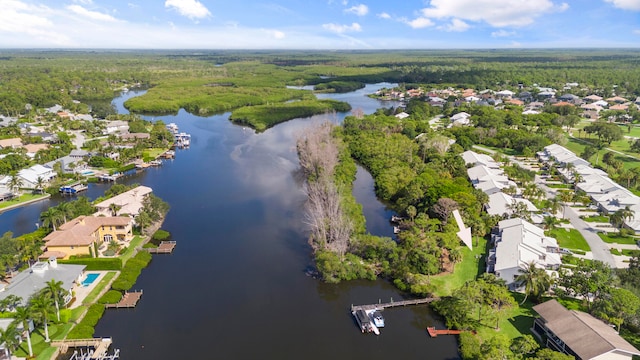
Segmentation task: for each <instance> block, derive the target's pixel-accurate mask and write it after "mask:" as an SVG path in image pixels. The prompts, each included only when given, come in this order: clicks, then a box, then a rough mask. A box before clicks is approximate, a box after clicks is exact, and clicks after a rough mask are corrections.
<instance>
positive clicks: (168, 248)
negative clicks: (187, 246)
mask: <svg viewBox="0 0 640 360" xmlns="http://www.w3.org/2000/svg"><path fill="white" fill-rule="evenodd" d="M175 247H176V242H175V241H163V242H161V243H160V245H158V247H157V248H144V249H145V250H147V251H148V252H149V253H150V254H171V253H172V252H173V249H175Z"/></svg>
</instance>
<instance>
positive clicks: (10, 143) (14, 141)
mask: <svg viewBox="0 0 640 360" xmlns="http://www.w3.org/2000/svg"><path fill="white" fill-rule="evenodd" d="M21 147H22V139H20V138H11V139H2V140H0V149H6V148H11V149H17V148H21Z"/></svg>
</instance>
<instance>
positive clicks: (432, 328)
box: [427, 326, 462, 338]
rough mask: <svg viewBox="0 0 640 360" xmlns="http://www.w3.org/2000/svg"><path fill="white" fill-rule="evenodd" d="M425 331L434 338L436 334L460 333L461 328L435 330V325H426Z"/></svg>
mask: <svg viewBox="0 0 640 360" xmlns="http://www.w3.org/2000/svg"><path fill="white" fill-rule="evenodd" d="M427 332H428V333H429V336H431V337H432V338H434V337H438V335H460V333H462V330H451V329H443V330H436V328H435V326H428V327H427Z"/></svg>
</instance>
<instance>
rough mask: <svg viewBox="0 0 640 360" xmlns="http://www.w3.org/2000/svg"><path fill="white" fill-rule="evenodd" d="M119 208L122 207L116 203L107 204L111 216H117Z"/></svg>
mask: <svg viewBox="0 0 640 360" xmlns="http://www.w3.org/2000/svg"><path fill="white" fill-rule="evenodd" d="M120 209H122V206H120V205H118V204H116V203H111V204H109V210H110V211H111V216H117V215H118V211H120Z"/></svg>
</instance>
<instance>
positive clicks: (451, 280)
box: [431, 237, 487, 296]
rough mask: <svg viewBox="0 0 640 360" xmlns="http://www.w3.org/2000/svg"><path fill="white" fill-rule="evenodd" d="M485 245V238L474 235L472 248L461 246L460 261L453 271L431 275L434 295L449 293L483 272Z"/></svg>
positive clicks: (446, 294)
mask: <svg viewBox="0 0 640 360" xmlns="http://www.w3.org/2000/svg"><path fill="white" fill-rule="evenodd" d="M475 241H477V243H476V242H475ZM476 244H477V245H476ZM486 246H487V240H486V239H484V238H480V237H474V248H473V250H469V248H467V247H466V246H464V247H462V261H461V262H459V263H458V264H456V265H455V268H454V271H453V273H450V274H446V275H436V276H433V277H431V284H432V285H433V287H434V288H435V289H436V290H435V293H434V295H437V296H448V295H451V293H452V292H453V290H455V289H459V288H460V287H462V285H464V283H466V282H467V281H470V280H473V279H475V278H476V276H478V274H481V273H484V268H485V265H484V254H485V252H486Z"/></svg>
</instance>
